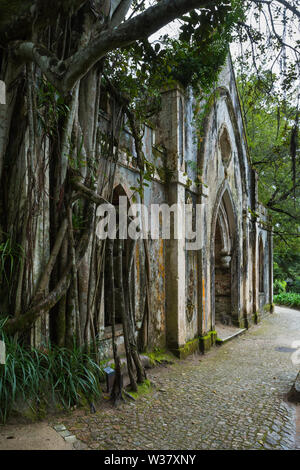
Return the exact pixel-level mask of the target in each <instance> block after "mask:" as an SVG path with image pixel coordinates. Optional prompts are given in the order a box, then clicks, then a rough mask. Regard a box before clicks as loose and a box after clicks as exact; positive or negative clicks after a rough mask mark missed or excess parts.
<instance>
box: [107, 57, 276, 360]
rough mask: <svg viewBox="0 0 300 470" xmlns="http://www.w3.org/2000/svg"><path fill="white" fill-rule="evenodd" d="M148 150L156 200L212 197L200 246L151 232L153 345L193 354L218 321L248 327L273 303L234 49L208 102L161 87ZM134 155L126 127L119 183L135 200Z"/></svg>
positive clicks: (150, 193)
mask: <svg viewBox="0 0 300 470" xmlns="http://www.w3.org/2000/svg"><path fill="white" fill-rule="evenodd" d="M196 108H197V109H199V115H200V114H201V113H202V115H203V116H202V119H201V120H202V127H201V129H200V128H199V127H198V129H197V125H196V124H195V121H194V119H193V117H194V110H195V109H196ZM204 111H205V113H204ZM103 119H104V121H105V117H103ZM144 152H145V155H146V157H147V159H148V160H149V161H150V162H152V163H154V164H155V165H156V167H157V169H158V171H157V172H156V174H155V175H154V177H153V179H152V182H151V184H150V185H149V187H147V188H145V195H144V199H145V204H146V205H147V206H148V207H150V205H151V204H163V203H166V204H168V205H169V206H171V205H172V204H175V203H179V204H184V203H186V202H190V203H191V202H192V203H193V205H194V206H196V204H202V205H203V211H202V212H201V216H200V218H201V220H198V221H196V222H198V223H199V226H200V227H201V237H202V248H201V249H197V250H187V249H186V241H185V240H184V239H176V238H175V237H174V236H173V237H172V238H171V239H169V240H163V239H158V240H150V239H149V246H150V257H151V310H152V311H151V315H150V320H149V346H150V347H167V348H169V349H170V350H172V351H174V352H175V353H177V354H178V355H180V356H186V355H187V354H189V353H191V352H193V351H195V350H196V349H198V348H199V347H200V349H201V350H202V351H205V350H207V349H208V348H209V347H210V346H211V345H212V344H214V342H215V340H216V337H217V333H218V325H220V324H226V325H231V326H234V325H235V326H237V327H249V326H250V325H251V324H253V322H257V321H259V319H260V318H261V316H262V315H264V314H265V313H266V312H268V311H270V310H271V309H272V238H271V234H270V232H269V231H268V230H267V226H268V214H267V212H266V210H265V209H264V207H262V206H261V205H260V204H259V202H258V199H257V174H256V173H255V171H254V170H253V169H252V167H251V164H250V159H249V154H248V149H247V141H246V136H245V129H244V125H243V120H242V114H241V109H240V103H239V98H238V93H237V88H236V83H235V77H234V72H233V68H232V63H231V60H230V58H228V60H227V63H226V65H225V66H224V68H223V70H222V73H221V75H220V78H219V83H218V87H217V89H216V90H215V91H214V93H213V95H212V96H211V98H210V99H209V100H208V101H207V102H199V101H198V100H197V99H195V98H194V97H193V96H192V94H191V92H190V91H189V90H182V89H181V88H180V87H179V86H178V87H177V88H174V89H168V90H165V91H163V92H162V108H161V113H160V115H159V116H158V117H157V120H156V122H155V125H153V126H151V127H150V126H149V125H146V126H145V134H144ZM134 162H135V150H134V145H133V139H132V136H131V135H130V132H125V134H124V135H123V136H122V154H121V161H120V164H119V165H118V169H117V174H116V181H115V186H116V188H118V191H119V192H120V188H121V191H123V194H126V195H127V197H128V200H129V201H131V200H132V199H131V198H132V195H133V189H132V188H133V187H135V186H137V185H138V183H137V180H138V176H139V173H138V170H137V168H136V167H135V163H134ZM130 188H131V189H130ZM143 253H144V251H143V246H142V243H141V241H140V242H139V243H138V244H137V248H136V255H135V269H134V282H133V285H134V287H133V290H134V292H133V297H134V310H135V316H136V320H137V327H139V326H140V321H141V317H142V312H143V309H144V305H143V301H144V300H143V299H144V293H143V290H144V289H145V279H144V276H145V274H144V272H143V270H142V269H141V266H142V264H143V262H144V260H143V256H144V254H143ZM104 297H105V290H104ZM103 305H104V302H103ZM100 317H101V322H102V325H101V326H102V330H101V331H102V332H103V343H102V344H103V351H104V352H105V353H107V354H109V351H110V336H111V335H110V330H109V327H107V326H106V325H105V312H104V307H103V312H102V314H101V316H100ZM121 343H122V335H121V329H120V336H119V344H121Z"/></svg>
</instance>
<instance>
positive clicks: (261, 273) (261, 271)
mask: <svg viewBox="0 0 300 470" xmlns="http://www.w3.org/2000/svg"><path fill="white" fill-rule="evenodd" d="M258 258H259V259H258V264H259V268H258V269H259V292H264V291H265V288H264V284H265V282H264V246H263V241H262V238H260V240H259V257H258Z"/></svg>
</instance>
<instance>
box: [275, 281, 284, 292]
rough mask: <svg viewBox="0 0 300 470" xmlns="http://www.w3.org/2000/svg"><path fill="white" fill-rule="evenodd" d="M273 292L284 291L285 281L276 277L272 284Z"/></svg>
mask: <svg viewBox="0 0 300 470" xmlns="http://www.w3.org/2000/svg"><path fill="white" fill-rule="evenodd" d="M273 289H274V294H282V293H284V292H285V291H286V281H280V280H279V279H276V280H275V282H274V284H273Z"/></svg>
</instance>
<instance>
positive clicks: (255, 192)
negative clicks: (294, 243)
mask: <svg viewBox="0 0 300 470" xmlns="http://www.w3.org/2000/svg"><path fill="white" fill-rule="evenodd" d="M251 189H252V211H253V212H254V213H257V212H258V174H257V173H256V171H255V170H252V188H251ZM252 243H253V246H252V253H253V256H252V257H253V260H252V262H253V279H252V282H253V313H254V315H258V313H259V296H258V222H257V217H256V216H253V221H252Z"/></svg>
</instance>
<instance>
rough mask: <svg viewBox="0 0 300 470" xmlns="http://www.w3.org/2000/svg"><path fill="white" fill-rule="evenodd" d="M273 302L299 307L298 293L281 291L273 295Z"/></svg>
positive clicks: (299, 298) (299, 296) (299, 295)
mask: <svg viewBox="0 0 300 470" xmlns="http://www.w3.org/2000/svg"><path fill="white" fill-rule="evenodd" d="M274 302H275V303H276V304H279V305H288V306H290V307H300V294H296V293H295V292H283V293H281V294H277V295H274Z"/></svg>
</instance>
